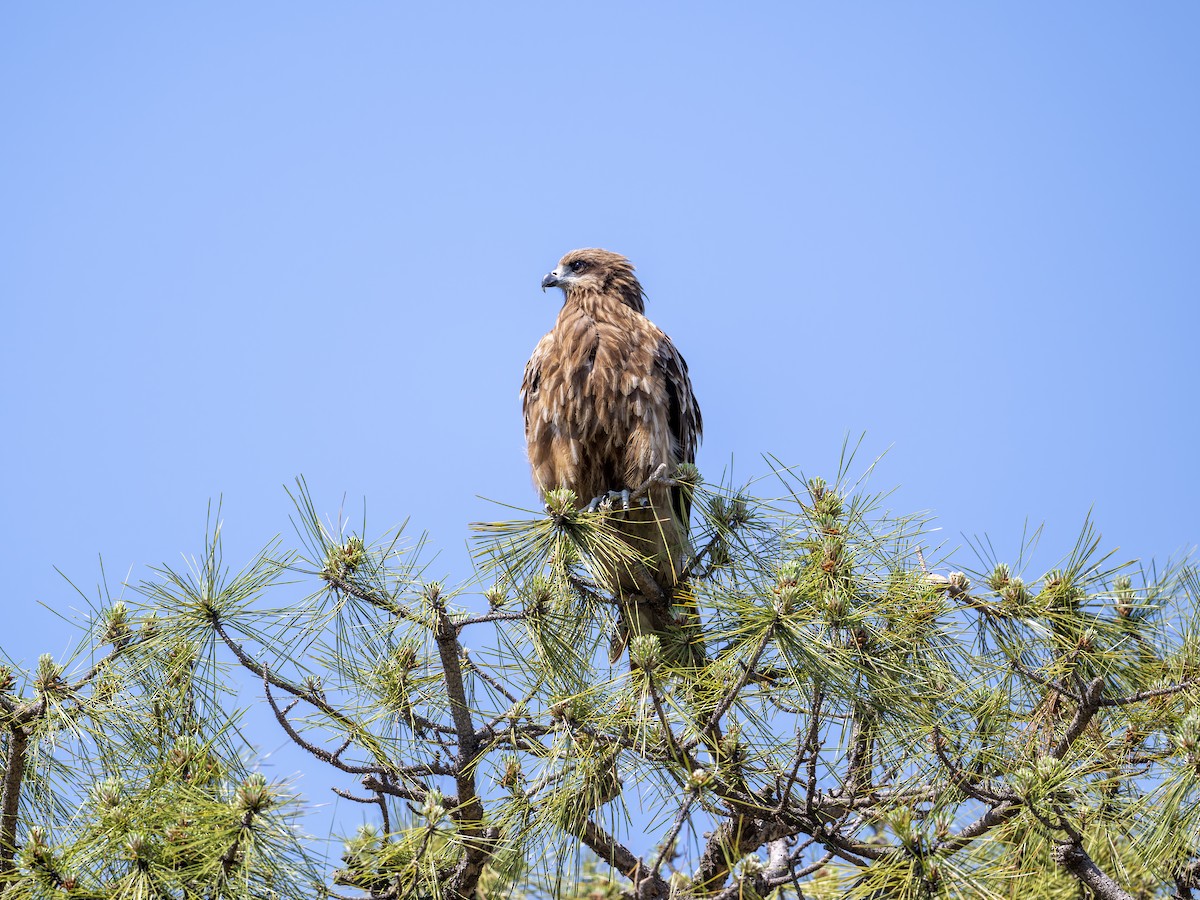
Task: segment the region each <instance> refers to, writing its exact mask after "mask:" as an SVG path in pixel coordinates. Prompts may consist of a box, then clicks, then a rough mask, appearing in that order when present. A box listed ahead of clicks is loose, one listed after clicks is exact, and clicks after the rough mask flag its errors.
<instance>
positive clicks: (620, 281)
mask: <svg viewBox="0 0 1200 900" xmlns="http://www.w3.org/2000/svg"><path fill="white" fill-rule="evenodd" d="M548 287H557V288H562V291H563V294H565V295H566V296H567V297H568V298H569V297H571V296H572V295H573V294H583V293H595V294H610V295H613V296H615V297H617V298H618V299H619V300H620V301H621V302H622V303H625V304H626V305H627V306H631V307H633V308H634V309H636V310H637V311H638V312H642V311H643V308H644V304H643V302H642V298H643V295H642V286H641V285H640V284H639V283H638V280H637V276H635V275H634V274H633V263H631V262H630V261H629V260H627V259H626V258H625V257H624V256H622V255H621V254H620V253H613V252H611V251H609V250H600V249H599V248H596V247H588V248H585V249H583V250H572V251H571V252H570V253H568V254H567V255H566V256H564V257H563V258H562V259H560V260H559V261H558V266H557V267H556V268H555V269H554V271H553V272H550V273H549V274H548V275H546V277H545V278H543V279H542V290H543V291H544V290H546V288H548Z"/></svg>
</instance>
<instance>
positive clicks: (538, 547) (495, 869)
mask: <svg viewBox="0 0 1200 900" xmlns="http://www.w3.org/2000/svg"><path fill="white" fill-rule="evenodd" d="M848 466H849V460H847V461H846V462H845V463H844V464H843V466H842V469H841V470H840V471H839V472H838V473H836V477H835V478H834V479H833V480H832V481H831V482H828V483H827V482H825V481H823V480H822V479H820V478H805V477H802V476H799V475H796V474H794V473H793V472H792V471H791V470H788V469H786V468H784V467H782V466H780V467H777V469H776V471H775V472H774V473H773V478H774V482H773V483H774V484H775V485H776V488H775V489H774V491H775V493H776V494H777V496H775V497H773V498H771V499H763V498H761V497H758V496H755V494H756V493H758V492H761V489H762V488H763V487H764V486H765V485H766V484H767V482H765V481H764V482H760V483H758V484H756V485H748V486H743V487H741V488H739V489H734V488H733V487H731V486H729V485H709V484H705V483H703V482H702V481H701V480H700V479H699V475H698V473H696V472H695V471H694V469H691V468H688V469H685V470H682V471H680V472H677V473H674V474H673V477H674V479H675V480H676V481H677V482H678V483H680V484H683V485H685V486H687V487H688V489H690V490H691V491H693V493H694V506H693V510H694V512H693V518H694V520H695V521H694V523H693V532H692V536H693V543H694V546H695V548H696V553H695V557H694V559H693V560H691V562H690V570H689V573H688V574H689V578H688V580H687V582H686V586H685V588H684V589H682V590H680V591H677V592H676V595H675V596H674V597H673V598H671V601H672V602H673V603H674V604H675V606H674V612H675V613H676V618H675V620H674V621H676V622H677V624H678V625H679V628H678V629H677V631H676V632H672V633H670V634H635V635H632V636H630V637H629V640H628V643H627V645H625V644H623V643H618V644H617V645H616V646H617V647H618V648H619V650H620V651H621V653H622V655H621V657H620V659H618V660H617V661H616V662H610V654H609V650H610V647H611V646H613V640H614V634H615V632H616V631H617V630H618V629H619V623H620V620H621V616H620V603H621V602H627V601H622V600H621V599H620V598H618V597H617V596H616V595H615V594H614V592H613V590H612V588H611V585H610V584H609V579H610V578H611V577H612V575H611V573H612V572H613V571H614V569H615V567H616V566H618V565H625V566H630V565H638V564H640V562H639V560H637V559H636V558H635V557H633V556H632V554H631V551H630V550H629V547H628V545H627V544H626V543H623V542H622V541H621V540H620V539H619V537H618V536H617V533H616V530H615V523H617V522H618V521H619V516H620V515H621V512H620V511H619V510H600V511H597V512H578V511H576V510H575V502H574V498H572V497H568V496H565V495H563V494H560V493H552V494H551V495H550V496H548V497H547V498H546V499H547V510H546V514H545V515H536V514H535V515H528V516H525V517H523V518H519V519H514V520H512V521H506V522H495V523H487V524H479V525H476V526H475V540H474V560H475V566H476V571H475V572H474V573H473V575H472V576H471V577H470V578H468V579H467V580H465V581H464V582H463V583H462V584H461V585H455V586H451V585H448V584H442V583H439V582H436V581H430V580H428V579H427V577H426V566H425V561H424V559H423V557H422V550H423V546H422V541H420V540H417V541H409V540H407V539H406V538H405V537H404V534H403V531H401V532H397V533H392V534H388V535H385V536H384V537H382V538H373V537H370V536H369V535H368V534H367V532H366V529H365V526H364V527H362V528H361V529H360V530H353V529H350V528H349V527H347V526H346V525H345V523H341V522H338V523H336V524H327V523H326V522H325V521H324V520H323V519H322V517H321V516H320V515H319V513H318V511H317V509H316V507H315V505H314V503H313V500H312V498H311V496H310V494H309V492H308V490H307V487H306V486H305V485H304V483H303V482H302V481H301V482H299V483H298V488H297V490H296V491H295V492H294V493H293V500H294V501H295V506H296V514H295V516H294V518H293V522H294V525H295V526H296V531H297V534H298V535H299V538H300V541H299V546H298V547H297V548H296V549H294V550H292V549H287V548H286V547H285V546H284V544H283V543H282V542H281V541H279V540H276V541H272V542H271V543H269V544H268V545H267V546H266V547H265V548H264V549H263V551H262V552H260V553H259V554H258V555H256V556H255V557H254V558H253V559H252V560H251V561H250V562H249V563H248V564H247V565H246V566H245V567H244V568H243V569H241V570H240V571H237V572H231V570H230V569H229V568H227V567H226V566H225V565H224V563H223V560H222V555H221V537H220V526H219V524H218V525H212V524H211V523H210V526H211V527H210V528H209V530H208V539H207V541H206V546H205V548H204V552H203V554H202V555H201V556H200V557H198V558H197V559H196V560H194V561H193V564H192V565H191V567H190V568H188V569H186V570H184V571H178V570H176V569H173V568H167V567H164V568H161V569H157V570H154V571H153V573H152V575H151V577H150V578H148V579H147V580H145V581H143V582H141V583H140V584H138V585H136V586H135V587H136V600H132V599H126V600H113V599H112V598H111V597H110V596H109V595H108V594H107V593H103V594H102V595H101V598H100V600H99V601H98V602H97V603H96V604H94V610H93V612H94V615H93V616H92V618H91V621H90V623H89V632H88V634H87V635H86V637H85V639H84V640H82V641H81V643H80V645H79V652H78V654H77V655H76V656H75V657H74V658H72V659H68V660H63V661H56V660H54V659H52V658H51V657H49V656H44V657H42V658H41V659H40V660H39V662H38V664H37V666H36V668H35V669H34V670H32V671H18V670H17V669H16V668H15V667H13V666H11V665H10V666H7V667H4V668H3V669H2V670H0V752H2V754H3V760H4V766H5V769H4V775H3V784H2V789H3V795H2V798H0V799H2V803H0V885H2V887H0V896H3V897H5V898H8V897H14V898H18V897H19V898H25V897H29V898H34V897H37V898H43V897H44V898H50V897H54V898H60V897H95V898H101V897H103V898H117V897H147V898H150V897H172V898H176V897H177V898H193V897H194V898H224V897H229V898H233V897H238V898H241V897H262V898H268V897H309V896H331V897H332V896H366V897H371V898H389V897H395V898H406V897H425V898H431V900H432V898H439V900H441V898H447V900H448V898H466V897H479V898H499V897H528V898H539V897H551V896H553V897H563V898H571V897H576V898H582V897H589V898H608V897H612V898H616V897H627V898H639V900H653V898H663V900H665V898H669V897H680V898H682V897H720V898H735V897H736V898H753V897H764V898H765V897H793V898H795V897H801V896H804V897H818V898H832V897H842V896H846V897H862V898H884V897H889V898H890V897H897V898H900V897H943V896H945V897H1014V896H1017V895H1018V894H1019V895H1020V896H1021V898H1022V900H1042V898H1046V900H1054V898H1068V897H1071V898H1074V897H1079V896H1082V895H1083V892H1085V891H1086V892H1090V893H1091V894H1092V895H1093V896H1099V897H1106V898H1124V897H1139V898H1140V897H1159V896H1162V897H1166V896H1180V897H1190V896H1191V891H1192V890H1193V888H1194V887H1195V886H1197V885H1198V884H1200V880H1198V873H1200V858H1198V852H1200V804H1198V803H1197V799H1198V798H1200V704H1198V700H1200V629H1198V624H1200V623H1198V621H1197V607H1196V599H1197V596H1198V593H1200V578H1198V576H1197V572H1196V570H1195V569H1194V568H1193V567H1191V566H1189V565H1185V564H1180V565H1169V566H1166V567H1165V568H1162V569H1155V568H1139V567H1137V566H1136V565H1134V564H1130V563H1126V562H1122V561H1119V560H1115V559H1113V557H1112V556H1111V555H1105V554H1104V553H1103V552H1102V543H1101V539H1100V537H1099V535H1098V534H1097V533H1096V531H1095V529H1094V527H1093V526H1092V524H1091V523H1090V522H1088V523H1085V525H1084V528H1083V529H1082V532H1081V534H1080V537H1079V539H1078V541H1077V542H1076V543H1075V545H1074V546H1073V547H1071V548H1070V549H1069V550H1068V552H1067V553H1066V554H1064V556H1063V557H1062V559H1061V561H1060V562H1059V563H1058V564H1057V565H1055V566H1054V567H1053V568H1052V569H1050V570H1049V571H1046V572H1030V571H1028V569H1027V566H1026V565H1025V564H1024V562H1023V557H1024V556H1025V555H1026V554H1025V550H1027V549H1029V548H1030V547H1031V546H1032V543H1033V541H1034V540H1035V539H1036V535H1034V537H1033V538H1031V539H1030V540H1029V541H1027V542H1026V544H1025V550H1023V551H1022V553H1021V555H1020V556H1019V557H1018V558H1017V559H1015V560H1003V559H999V558H997V556H996V554H995V553H994V551H993V550H992V548H991V545H990V544H988V543H986V542H977V543H976V544H975V545H974V546H973V549H974V551H975V555H976V558H975V560H974V564H973V565H970V566H968V565H963V564H961V563H959V562H957V561H955V562H954V564H952V562H951V560H949V559H942V558H939V557H937V556H936V554H937V552H938V551H937V550H936V549H935V548H932V547H931V546H930V545H929V533H928V523H927V520H926V519H925V518H924V517H923V516H902V515H895V514H892V513H890V512H888V511H887V510H886V509H885V506H884V502H885V500H886V498H885V497H883V496H880V495H878V494H872V493H870V492H869V491H867V490H866V489H865V487H864V486H863V482H862V481H860V482H858V483H852V482H851V479H850V478H849V477H848V474H847V471H848ZM960 566H961V569H960V568H959V567H960ZM297 594H301V595H302V596H300V597H297ZM638 602H641V601H638ZM672 643H675V644H678V646H670V645H671V644H672ZM239 673H240V674H239ZM246 678H249V679H251V680H252V682H253V685H254V686H255V692H256V693H257V694H258V695H259V696H260V697H261V704H262V708H264V709H265V711H267V712H268V713H269V715H270V716H271V717H272V718H273V719H274V720H275V722H276V723H277V725H278V728H279V729H280V730H281V731H282V732H283V733H284V734H285V735H286V736H287V738H288V739H289V740H290V741H291V742H293V743H294V744H295V745H296V746H297V747H299V748H301V749H302V750H303V751H304V752H305V753H306V754H307V755H308V757H309V758H310V759H311V760H312V765H313V766H314V767H316V766H319V767H323V768H325V769H327V770H329V772H331V773H332V774H333V775H334V776H335V777H336V778H337V779H338V780H339V782H340V786H339V787H338V788H336V790H337V792H338V793H339V794H340V795H341V796H342V797H344V798H347V799H348V800H352V801H356V802H359V803H362V804H363V805H364V807H365V808H366V809H368V810H370V811H371V818H372V819H373V821H374V823H375V824H374V825H372V826H370V827H364V828H363V829H361V830H360V831H359V832H357V833H356V834H353V835H348V836H346V838H345V844H344V848H343V853H342V855H341V860H340V862H339V863H338V864H337V868H336V871H335V872H333V874H332V876H331V877H328V878H327V877H326V873H325V872H323V871H322V869H321V863H320V860H319V859H318V858H317V855H316V854H314V852H313V850H312V843H311V841H309V840H308V839H306V838H305V837H304V835H303V833H302V831H301V827H302V826H303V819H302V816H301V812H302V806H301V805H300V803H299V800H298V798H297V797H296V796H295V794H294V792H293V791H292V790H291V789H290V788H289V786H288V785H287V784H286V783H280V782H276V781H270V780H268V779H266V778H265V777H264V776H263V775H262V774H260V773H258V772H257V771H255V764H254V755H253V753H252V752H251V749H250V748H249V747H248V746H247V744H246V742H245V739H244V738H243V737H242V736H241V731H240V729H239V717H240V716H241V715H242V712H241V711H239V710H238V709H236V700H235V698H236V692H237V687H238V683H239V679H241V680H242V681H245V679H246Z"/></svg>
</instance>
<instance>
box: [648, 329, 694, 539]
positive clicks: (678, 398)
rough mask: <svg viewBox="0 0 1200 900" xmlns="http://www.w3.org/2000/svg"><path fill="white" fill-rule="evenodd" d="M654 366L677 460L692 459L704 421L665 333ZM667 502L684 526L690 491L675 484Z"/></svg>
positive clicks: (678, 356) (679, 357) (684, 367)
mask: <svg viewBox="0 0 1200 900" xmlns="http://www.w3.org/2000/svg"><path fill="white" fill-rule="evenodd" d="M654 369H655V374H656V375H657V376H658V377H659V378H661V379H662V383H663V385H664V386H665V388H666V392H667V402H668V409H667V425H668V427H669V428H670V429H671V439H672V441H673V442H674V444H675V447H676V448H677V452H678V454H679V457H678V458H679V462H681V463H694V462H695V461H696V447H697V445H698V444H699V443H700V435H701V433H702V431H703V428H704V422H703V419H702V418H701V416H700V405H699V404H698V403H697V402H696V395H695V393H694V392H693V391H692V380H691V379H690V378H689V377H688V367H687V363H686V362H685V361H684V359H683V355H682V354H681V353H680V352H679V351H678V350H676V349H675V345H674V344H672V343H671V339H670V338H669V337H667V336H666V335H665V334H664V335H663V336H662V339H661V340H660V341H659V342H658V350H657V353H656V354H655V358H654ZM671 502H672V504H673V505H674V507H675V509H676V511H677V512H678V513H679V516H680V519H681V520H682V522H683V526H684V528H686V527H687V523H688V520H689V517H690V516H691V512H692V500H691V495H690V493H689V492H687V491H685V490H683V489H682V488H679V487H676V488H673V489H672V491H671Z"/></svg>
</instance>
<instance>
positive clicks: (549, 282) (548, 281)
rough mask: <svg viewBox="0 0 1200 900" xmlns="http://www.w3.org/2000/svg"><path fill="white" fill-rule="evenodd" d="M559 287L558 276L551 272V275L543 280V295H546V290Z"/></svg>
mask: <svg viewBox="0 0 1200 900" xmlns="http://www.w3.org/2000/svg"><path fill="white" fill-rule="evenodd" d="M558 286H559V284H558V276H557V275H555V274H554V273H553V272H551V273H550V274H549V275H547V276H546V277H545V278H543V279H542V293H543V294H544V293H546V288H548V287H558Z"/></svg>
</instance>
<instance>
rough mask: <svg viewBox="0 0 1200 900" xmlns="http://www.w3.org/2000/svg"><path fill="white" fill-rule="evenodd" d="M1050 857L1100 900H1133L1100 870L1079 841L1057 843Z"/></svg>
mask: <svg viewBox="0 0 1200 900" xmlns="http://www.w3.org/2000/svg"><path fill="white" fill-rule="evenodd" d="M1052 855H1053V857H1054V861H1055V862H1056V863H1058V864H1059V865H1060V866H1062V867H1063V868H1064V869H1066V870H1067V871H1068V872H1070V873H1071V874H1072V875H1074V876H1075V877H1076V878H1078V879H1079V880H1080V881H1081V882H1083V883H1084V884H1085V885H1087V886H1088V887H1089V888H1090V889H1091V891H1092V894H1093V895H1094V896H1096V897H1099V898H1101V900H1133V895H1132V894H1130V893H1127V892H1126V891H1125V890H1124V889H1123V888H1122V887H1121V886H1120V885H1119V884H1117V883H1116V882H1115V881H1113V880H1112V879H1111V878H1110V877H1108V875H1106V874H1104V872H1102V871H1101V870H1100V868H1099V866H1097V865H1096V863H1095V862H1094V861H1093V860H1092V858H1091V857H1090V856H1088V854H1087V851H1086V850H1084V849H1083V844H1082V843H1080V841H1079V840H1070V841H1059V842H1058V843H1057V844H1055V845H1054V850H1053V853H1052Z"/></svg>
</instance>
